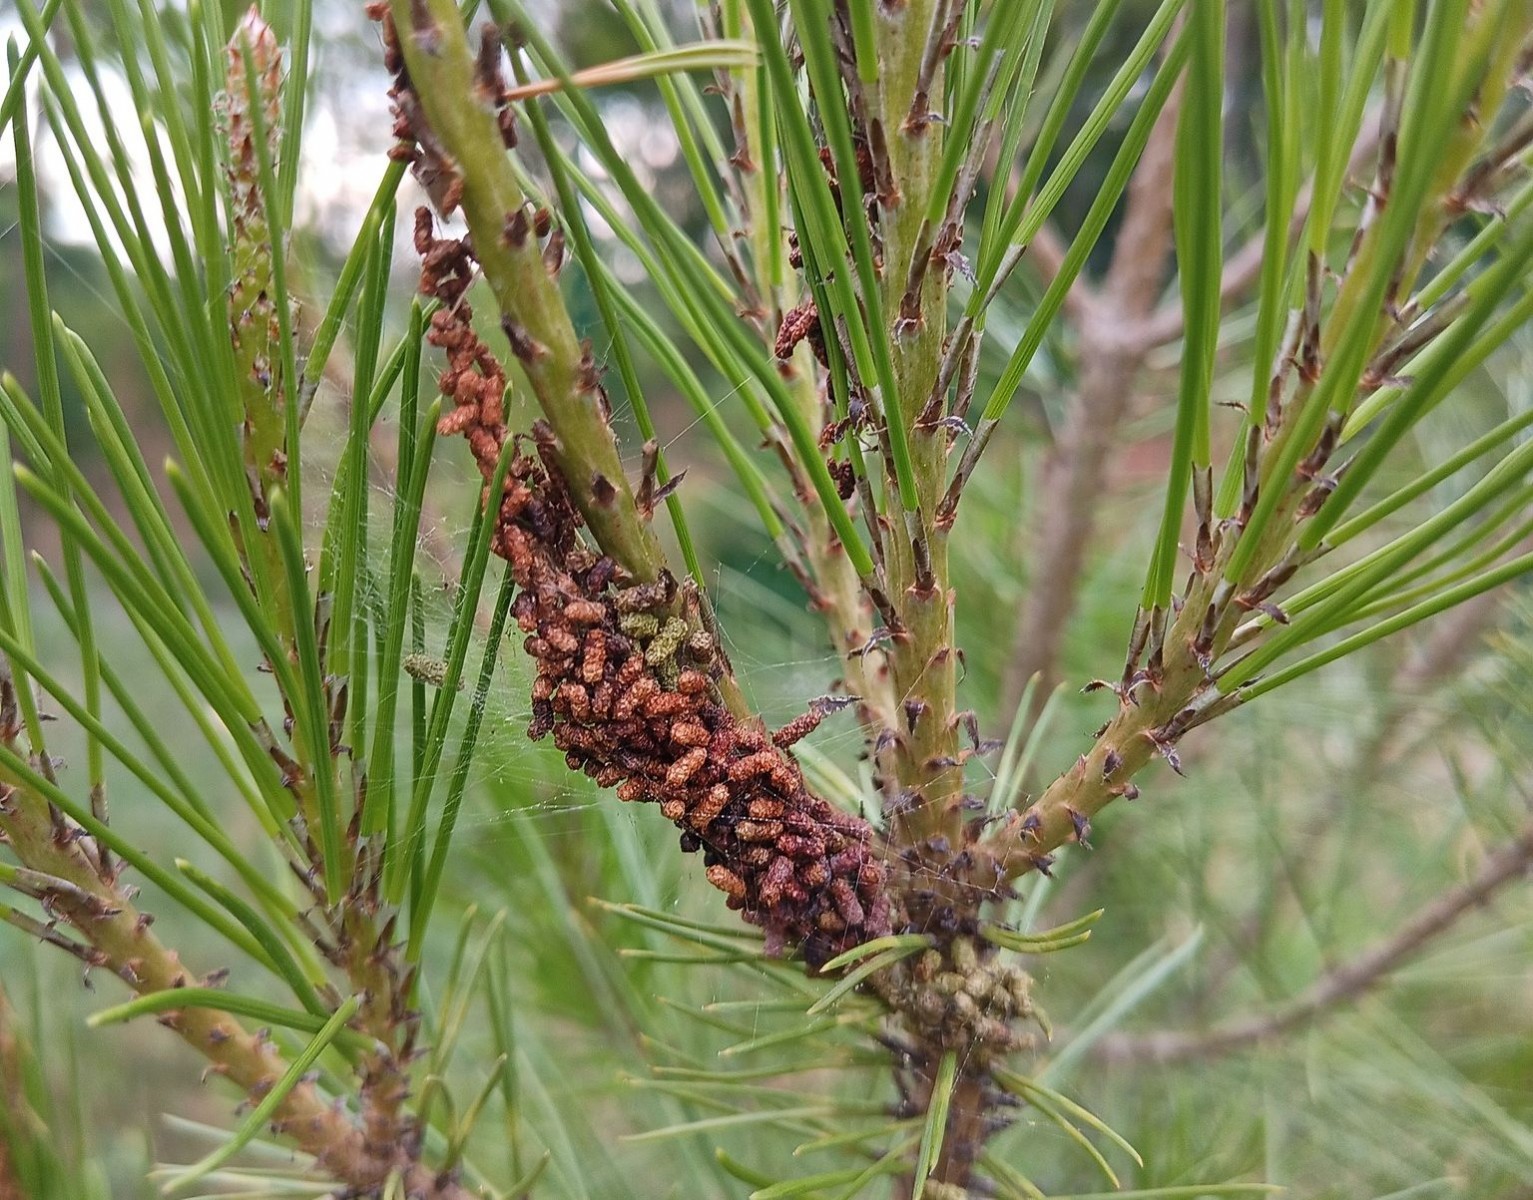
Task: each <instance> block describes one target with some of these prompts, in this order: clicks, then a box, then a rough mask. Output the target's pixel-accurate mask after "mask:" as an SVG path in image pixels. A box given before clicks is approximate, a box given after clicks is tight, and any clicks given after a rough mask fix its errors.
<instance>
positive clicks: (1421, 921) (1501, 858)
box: [1095, 822, 1533, 1065]
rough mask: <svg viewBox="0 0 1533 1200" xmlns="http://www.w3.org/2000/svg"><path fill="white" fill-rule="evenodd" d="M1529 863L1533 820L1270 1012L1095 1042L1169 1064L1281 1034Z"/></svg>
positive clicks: (1106, 1054) (1419, 945) (1368, 984)
mask: <svg viewBox="0 0 1533 1200" xmlns="http://www.w3.org/2000/svg"><path fill="white" fill-rule="evenodd" d="M1530 867H1533V822H1529V823H1528V824H1527V825H1525V826H1524V827H1523V829H1522V831H1521V832H1520V833H1519V834H1518V835H1517V836H1516V837H1515V838H1513V839H1512V840H1511V841H1510V842H1508V843H1507V844H1506V845H1504V846H1501V847H1500V848H1499V849H1497V850H1494V851H1492V852H1491V853H1490V854H1489V855H1487V856H1486V859H1485V861H1484V862H1483V863H1481V864H1480V868H1479V870H1478V871H1476V872H1475V874H1474V876H1473V878H1471V879H1470V880H1469V881H1468V882H1467V883H1464V884H1460V885H1459V886H1458V887H1455V888H1452V889H1450V890H1449V891H1446V892H1444V893H1443V894H1442V895H1440V896H1438V897H1437V898H1436V899H1434V900H1432V901H1430V902H1429V903H1427V904H1425V905H1423V906H1422V907H1420V908H1418V909H1417V910H1416V911H1415V912H1414V913H1413V914H1412V915H1411V916H1410V918H1409V919H1408V920H1406V921H1405V923H1404V924H1402V925H1401V926H1400V927H1399V928H1398V929H1397V930H1395V932H1394V933H1392V934H1391V935H1390V936H1389V937H1387V938H1383V939H1382V940H1380V941H1378V942H1375V943H1374V945H1373V946H1371V947H1369V948H1368V949H1367V950H1365V951H1363V952H1362V953H1361V954H1359V955H1358V956H1357V957H1356V958H1354V959H1352V960H1351V961H1350V962H1347V963H1344V964H1343V965H1341V966H1339V967H1337V968H1335V969H1334V970H1331V971H1327V972H1326V973H1325V974H1324V975H1322V976H1321V977H1320V978H1319V979H1317V980H1316V981H1315V982H1314V983H1313V984H1311V985H1310V986H1309V987H1308V988H1306V989H1305V990H1304V991H1303V992H1301V993H1300V994H1299V995H1297V996H1295V997H1293V998H1292V999H1291V1000H1289V1001H1287V1002H1286V1003H1284V1004H1282V1005H1280V1006H1278V1007H1277V1008H1276V1009H1274V1010H1273V1011H1272V1012H1270V1013H1264V1014H1261V1015H1258V1016H1250V1017H1244V1018H1240V1019H1237V1020H1233V1021H1228V1022H1225V1023H1223V1024H1220V1025H1216V1026H1214V1027H1213V1028H1212V1029H1209V1030H1206V1031H1204V1032H1202V1033H1192V1032H1181V1031H1167V1032H1160V1033H1148V1034H1119V1035H1115V1036H1110V1037H1106V1038H1103V1039H1102V1040H1101V1041H1100V1042H1098V1043H1097V1045H1096V1049H1095V1053H1096V1054H1097V1056H1098V1057H1100V1058H1102V1059H1105V1060H1108V1061H1112V1062H1133V1063H1155V1064H1158V1065H1164V1064H1168V1063H1178V1062H1188V1061H1194V1060H1198V1059H1206V1058H1216V1057H1219V1056H1220V1055H1224V1054H1230V1053H1233V1052H1235V1051H1238V1050H1242V1049H1245V1048H1246V1047H1249V1046H1254V1045H1258V1044H1260V1043H1262V1042H1267V1041H1271V1040H1272V1039H1274V1038H1278V1037H1281V1036H1282V1035H1284V1034H1286V1033H1290V1032H1292V1031H1293V1030H1295V1029H1299V1028H1301V1027H1303V1026H1305V1025H1308V1024H1309V1023H1311V1022H1312V1021H1315V1020H1318V1019H1319V1018H1321V1017H1323V1016H1325V1015H1326V1014H1327V1013H1329V1012H1330V1011H1331V1010H1332V1009H1335V1008H1337V1007H1339V1006H1340V1005H1342V1004H1344V1003H1346V1002H1348V1001H1352V1000H1356V999H1358V998H1359V997H1361V996H1363V995H1365V994H1367V993H1368V992H1370V991H1372V990H1373V989H1375V988H1377V987H1379V986H1380V985H1381V984H1383V983H1384V981H1385V980H1386V979H1388V977H1389V976H1390V975H1391V974H1392V973H1394V972H1395V971H1396V970H1398V969H1399V968H1400V967H1401V966H1403V965H1404V964H1405V963H1407V962H1408V961H1409V960H1410V959H1412V958H1414V957H1416V956H1417V955H1419V954H1421V953H1422V952H1423V951H1424V950H1426V949H1427V947H1429V946H1430V945H1431V944H1432V943H1433V942H1435V941H1436V940H1437V939H1438V938H1440V937H1442V936H1443V935H1444V934H1445V933H1447V932H1449V931H1450V930H1451V929H1452V928H1453V927H1454V926H1455V925H1456V924H1457V923H1458V922H1459V921H1460V920H1462V919H1463V918H1464V917H1465V916H1467V915H1468V914H1469V913H1470V912H1472V911H1473V910H1475V909H1477V908H1481V907H1483V906H1484V905H1486V904H1488V903H1489V902H1490V900H1491V898H1492V897H1494V896H1495V895H1496V894H1497V893H1498V892H1500V891H1501V890H1502V889H1503V888H1505V887H1507V886H1508V885H1509V884H1512V883H1515V882H1516V881H1517V880H1519V879H1521V878H1522V877H1523V876H1525V875H1526V874H1527V873H1528V870H1529V868H1530Z"/></svg>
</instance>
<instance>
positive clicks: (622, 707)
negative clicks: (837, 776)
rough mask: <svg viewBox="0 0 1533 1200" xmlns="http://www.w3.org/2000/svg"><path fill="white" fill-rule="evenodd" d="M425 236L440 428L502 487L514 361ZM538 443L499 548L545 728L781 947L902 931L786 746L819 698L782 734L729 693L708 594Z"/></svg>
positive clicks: (817, 957) (466, 256)
mask: <svg viewBox="0 0 1533 1200" xmlns="http://www.w3.org/2000/svg"><path fill="white" fill-rule="evenodd" d="M416 248H417V251H418V252H419V253H420V256H421V261H422V283H421V290H422V291H423V292H424V293H426V294H427V295H430V296H433V297H435V298H437V299H438V300H440V301H441V302H442V307H441V308H440V309H438V311H437V312H436V314H435V315H434V317H433V318H432V325H431V330H430V333H429V335H428V337H429V340H430V341H431V342H432V344H433V345H436V346H439V347H441V348H442V349H443V350H445V351H446V352H447V355H448V363H447V368H446V370H445V371H444V373H443V374H442V376H441V380H440V386H441V390H442V392H443V394H444V395H445V396H447V397H449V398H450V399H451V400H452V401H453V405H454V408H453V410H452V411H451V412H449V413H447V414H446V415H445V416H444V417H443V418H442V421H441V431H442V432H443V433H444V434H445V433H460V434H463V435H464V436H465V437H466V438H467V440H468V442H469V445H470V447H471V448H472V450H473V453H474V456H475V459H476V460H477V462H478V464H479V468H480V471H481V472H482V474H483V475H484V477H485V479H486V481H487V484H492V483H493V478H494V474H495V469H496V466H497V463H498V461H499V458H500V454H501V449H502V447H503V446H504V445H505V440H506V438H507V437H508V436H509V435H508V433H507V430H506V427H505V424H504V420H503V415H502V398H503V393H504V388H505V376H504V372H503V371H502V369H501V367H500V366H499V365H498V363H497V362H496V360H495V358H494V356H493V355H492V354H491V353H490V351H489V349H488V348H487V347H486V346H485V344H484V342H483V341H482V340H481V339H480V338H479V337H478V335H477V334H475V333H474V331H473V329H472V326H471V324H470V321H471V315H472V314H471V313H470V311H469V308H468V306H467V305H466V304H465V303H464V302H463V292H464V290H465V289H466V287H467V284H468V281H469V279H470V278H471V275H472V265H473V260H472V254H471V251H470V249H469V247H468V245H467V244H466V243H465V242H463V241H454V240H443V239H438V238H435V237H434V236H433V235H432V226H431V217H430V214H429V213H428V212H426V211H425V210H421V212H420V214H418V216H417V226H416ZM530 441H531V443H532V444H533V446H534V448H535V453H532V454H529V453H524V452H523V450H522V448H521V446H520V445H518V446H517V447H515V448H514V450H513V456H512V459H511V462H510V466H509V469H508V471H507V474H506V477H505V481H504V487H503V490H502V493H501V496H500V497H499V516H498V520H497V523H496V529H495V537H494V542H493V546H494V549H495V552H496V553H497V554H499V555H500V556H501V557H502V558H504V559H505V560H506V561H507V562H509V563H510V564H511V570H512V574H513V577H514V578H515V581H516V584H517V586H518V588H519V589H520V590H519V593H518V595H517V597H516V600H515V601H514V608H513V613H514V615H515V617H516V620H517V623H518V625H519V626H520V628H521V629H522V631H523V632H524V633H525V634H526V639H525V642H524V646H525V648H526V651H527V653H528V654H529V655H531V656H532V658H533V659H534V661H535V662H536V663H537V677H536V679H535V680H534V682H533V687H532V713H533V716H532V724H531V728H530V730H529V732H530V734H531V736H532V737H534V738H543V737H548V736H550V735H551V736H552V737H553V740H554V744H555V745H556V746H558V747H559V749H560V750H562V751H564V754H565V758H566V760H567V761H568V763H569V765H570V767H571V768H573V769H576V770H580V771H584V772H585V773H586V774H587V775H589V776H590V777H591V778H593V779H594V780H596V782H597V783H599V784H600V785H601V786H603V787H614V788H616V789H617V794H618V796H619V797H620V798H621V799H623V800H629V801H650V802H652V803H655V804H658V805H659V806H660V809H661V811H662V812H663V813H664V814H665V815H666V817H667V818H668V819H669V820H671V821H673V822H674V823H675V824H676V826H677V827H678V828H679V829H680V830H681V845H682V848H683V849H684V850H689V851H701V852H702V854H703V859H704V862H705V864H706V868H707V877H708V881H709V882H710V883H712V884H713V885H714V886H715V887H716V888H718V889H719V890H720V891H722V892H723V893H724V894H725V896H726V902H727V903H728V905H729V907H730V908H733V909H736V910H738V911H739V912H740V913H741V914H742V915H743V916H744V918H745V919H746V920H747V921H749V922H751V923H753V924H756V925H760V926H762V927H763V928H764V929H765V931H766V935H767V942H768V947H769V949H771V950H772V951H773V952H781V951H782V950H784V949H787V948H789V947H794V946H797V947H800V948H801V949H802V951H803V954H804V957H805V958H806V959H807V960H808V962H809V963H810V964H811V965H813V966H818V965H820V964H822V963H824V962H826V961H827V960H829V959H830V958H831V957H833V956H834V955H836V954H839V953H840V952H841V951H842V950H845V949H849V948H850V947H852V946H855V945H858V944H860V943H862V942H865V941H867V940H869V939H870V938H874V937H878V936H880V935H882V934H885V933H888V932H889V930H890V927H891V915H890V908H889V900H888V896H887V890H886V886H885V871H884V865H883V863H882V862H881V861H880V860H879V859H878V857H877V856H876V853H875V851H874V849H873V846H872V832H871V830H870V828H869V826H868V825H867V823H866V822H864V821H862V820H860V819H859V818H857V817H854V816H851V815H850V814H847V813H843V812H840V811H839V810H837V809H835V808H833V807H832V806H831V805H830V804H828V803H826V801H824V800H823V799H821V798H819V797H818V796H816V795H814V794H813V793H812V792H810V791H809V789H808V788H807V787H806V786H805V783H804V778H803V774H802V772H801V771H800V770H799V767H798V764H797V763H795V762H794V760H793V758H792V757H791V756H790V755H789V754H787V753H786V752H785V750H784V747H785V746H787V745H789V744H791V743H792V741H794V740H796V739H797V738H798V737H800V736H802V735H803V734H804V733H806V732H808V730H809V729H811V728H813V726H814V725H815V724H816V723H817V721H818V713H810V714H807V715H806V716H804V717H801V718H799V719H798V720H796V721H794V722H793V723H792V724H790V725H789V726H787V727H785V728H784V729H782V730H780V731H778V733H777V735H776V736H775V737H774V736H773V735H771V734H769V733H767V732H766V731H765V730H764V729H761V728H759V727H757V726H756V725H755V724H754V723H750V724H747V723H746V722H743V721H741V720H740V719H739V718H737V717H736V716H735V715H734V714H732V713H731V712H730V711H729V710H728V709H726V708H725V707H724V706H723V705H722V704H721V703H719V701H718V696H717V692H716V689H715V687H714V680H715V678H717V675H718V672H719V671H720V669H721V658H720V655H719V651H718V648H717V646H716V645H715V643H714V640H713V638H712V636H711V635H710V634H708V633H707V632H706V630H705V629H704V623H703V622H702V620H701V619H700V615H701V614H700V612H699V606H698V603H697V599H696V596H695V594H693V593H692V592H690V591H689V589H687V588H684V587H681V586H679V585H678V584H677V583H676V581H675V580H674V579H673V578H671V577H670V576H669V575H662V576H661V577H660V578H659V579H657V580H654V581H650V582H647V583H639V582H636V581H634V580H632V579H630V578H628V577H627V576H626V575H625V573H624V572H622V571H621V570H620V569H619V568H618V567H617V565H616V564H615V563H614V562H613V561H612V559H610V558H607V557H605V556H602V555H600V554H599V553H597V552H596V551H594V550H591V549H590V548H588V547H587V546H586V545H585V544H584V543H583V542H582V541H581V539H580V538H579V536H578V527H579V516H578V514H577V513H576V510H575V507H574V505H573V504H572V503H571V502H570V499H569V497H568V494H567V492H566V489H565V485H564V481H563V479H562V477H561V476H560V474H559V472H558V470H557V468H556V467H555V466H554V456H553V454H552V450H553V448H554V440H553V433H552V431H551V430H550V429H549V428H548V427H547V426H546V425H545V424H544V423H542V422H539V423H538V424H537V425H535V426H534V427H533V432H532V436H531V438H530ZM489 502H490V499H489V497H488V496H487V497H486V503H489Z"/></svg>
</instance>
